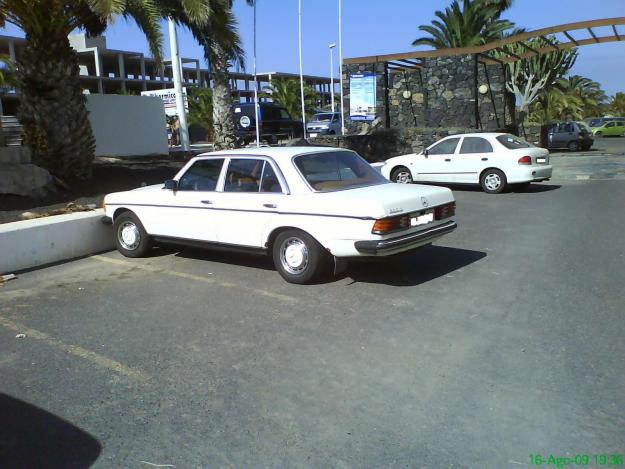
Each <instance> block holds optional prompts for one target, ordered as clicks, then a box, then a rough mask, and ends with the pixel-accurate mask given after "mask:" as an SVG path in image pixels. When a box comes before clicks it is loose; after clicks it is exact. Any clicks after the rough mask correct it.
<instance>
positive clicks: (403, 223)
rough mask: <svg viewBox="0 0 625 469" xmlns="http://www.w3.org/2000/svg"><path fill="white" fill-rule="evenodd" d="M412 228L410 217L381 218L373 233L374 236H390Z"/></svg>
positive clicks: (377, 221)
mask: <svg viewBox="0 0 625 469" xmlns="http://www.w3.org/2000/svg"><path fill="white" fill-rule="evenodd" d="M408 227H410V216H409V215H402V216H399V217H389V218H380V219H379V220H376V221H375V223H374V224H373V229H372V230H371V233H373V234H379V235H383V234H388V233H393V232H394V231H400V230H405V229H407V228H408Z"/></svg>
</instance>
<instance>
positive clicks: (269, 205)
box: [263, 204, 277, 208]
mask: <svg viewBox="0 0 625 469" xmlns="http://www.w3.org/2000/svg"><path fill="white" fill-rule="evenodd" d="M263 207H267V208H276V207H277V205H276V204H263Z"/></svg>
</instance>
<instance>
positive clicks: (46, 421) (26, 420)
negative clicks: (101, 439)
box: [0, 393, 102, 468]
mask: <svg viewBox="0 0 625 469" xmlns="http://www.w3.org/2000/svg"><path fill="white" fill-rule="evenodd" d="M0 416H1V417H0V419H1V423H0V467H11V468H32V467H46V468H48V467H49V468H86V467H89V466H91V465H92V464H93V463H94V462H95V460H96V459H97V458H98V456H99V455H100V452H101V450H102V447H101V446H100V443H98V440H96V439H95V438H94V437H92V436H91V435H89V434H88V433H86V432H85V431H83V430H81V429H80V428H78V427H76V426H74V425H72V424H71V423H69V422H66V421H65V420H63V419H61V418H59V417H57V416H55V415H52V414H51V413H49V412H46V411H45V410H42V409H40V408H38V407H35V406H33V405H31V404H27V403H26V402H23V401H20V400H18V399H15V398H13V397H10V396H7V395H6V394H2V393H0Z"/></svg>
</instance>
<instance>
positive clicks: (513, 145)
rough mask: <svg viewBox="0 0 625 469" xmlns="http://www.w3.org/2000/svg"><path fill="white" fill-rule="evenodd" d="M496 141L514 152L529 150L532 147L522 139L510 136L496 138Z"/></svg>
mask: <svg viewBox="0 0 625 469" xmlns="http://www.w3.org/2000/svg"><path fill="white" fill-rule="evenodd" d="M497 140H498V141H499V143H501V144H502V145H503V146H504V147H506V148H508V149H509V150H516V149H517V148H530V147H531V146H532V145H531V144H530V143H528V142H526V141H525V140H523V139H522V138H519V137H517V136H515V135H512V134H505V135H500V136H499V137H497Z"/></svg>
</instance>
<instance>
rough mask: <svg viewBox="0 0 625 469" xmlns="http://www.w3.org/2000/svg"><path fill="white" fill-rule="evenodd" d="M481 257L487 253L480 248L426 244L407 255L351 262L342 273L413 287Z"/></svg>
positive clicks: (361, 280)
mask: <svg viewBox="0 0 625 469" xmlns="http://www.w3.org/2000/svg"><path fill="white" fill-rule="evenodd" d="M484 257H486V253H485V252H481V251H472V250H469V249H458V248H450V247H445V246H426V247H423V248H421V249H419V250H417V251H414V252H412V253H409V254H401V255H398V256H394V257H389V258H379V257H378V258H372V259H367V260H364V259H363V260H356V261H353V262H350V263H349V264H348V267H347V270H346V271H345V273H344V276H345V277H348V278H351V279H353V280H354V282H359V283H378V284H383V285H392V286H397V287H414V286H417V285H420V284H422V283H425V282H429V281H430V280H434V279H435V278H438V277H442V276H443V275H447V274H449V273H451V272H453V271H455V270H458V269H462V268H463V267H466V266H468V265H470V264H473V263H474V262H477V261H479V260H480V259H483V258H484Z"/></svg>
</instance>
